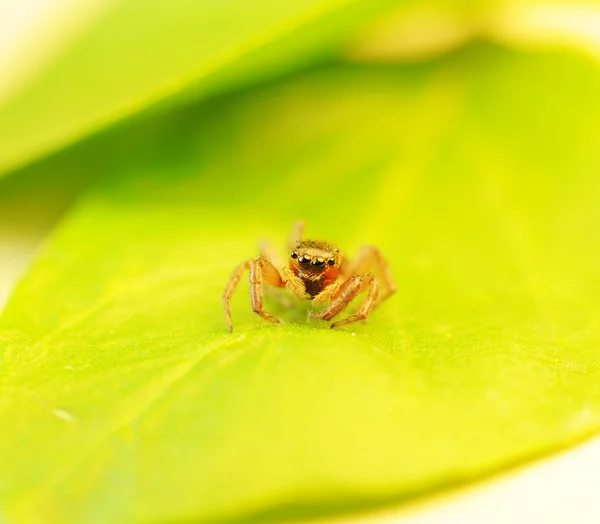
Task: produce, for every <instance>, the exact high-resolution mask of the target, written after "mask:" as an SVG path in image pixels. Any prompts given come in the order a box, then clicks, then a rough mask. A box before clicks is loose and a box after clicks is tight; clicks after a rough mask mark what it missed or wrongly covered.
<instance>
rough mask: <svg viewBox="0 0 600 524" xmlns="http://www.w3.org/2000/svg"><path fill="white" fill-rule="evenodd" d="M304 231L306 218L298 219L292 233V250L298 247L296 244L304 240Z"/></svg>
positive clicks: (290, 246)
mask: <svg viewBox="0 0 600 524" xmlns="http://www.w3.org/2000/svg"><path fill="white" fill-rule="evenodd" d="M303 233H304V220H296V222H294V226H293V227H292V234H291V235H290V242H289V248H290V251H291V250H292V249H294V248H295V247H296V244H297V243H298V242H300V240H302V235H303Z"/></svg>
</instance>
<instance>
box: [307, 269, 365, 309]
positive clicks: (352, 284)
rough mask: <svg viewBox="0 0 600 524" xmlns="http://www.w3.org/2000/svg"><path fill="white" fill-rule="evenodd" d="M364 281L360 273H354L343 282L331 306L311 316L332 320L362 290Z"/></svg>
mask: <svg viewBox="0 0 600 524" xmlns="http://www.w3.org/2000/svg"><path fill="white" fill-rule="evenodd" d="M364 282H365V281H364V279H363V278H362V277H360V276H359V275H352V276H351V277H350V278H349V279H348V280H346V281H345V282H344V283H343V284H342V287H341V289H340V292H339V294H338V296H337V298H336V299H335V300H334V301H333V302H332V303H331V304H329V306H327V307H326V308H325V309H324V310H323V311H321V312H320V313H311V314H310V316H311V317H312V318H318V319H321V320H331V319H332V318H333V317H335V316H336V315H337V314H338V313H340V312H341V311H342V310H343V309H345V308H346V306H347V305H348V304H350V302H352V300H353V299H354V297H355V296H356V295H358V293H359V292H360V290H361V288H362V287H363V284H364Z"/></svg>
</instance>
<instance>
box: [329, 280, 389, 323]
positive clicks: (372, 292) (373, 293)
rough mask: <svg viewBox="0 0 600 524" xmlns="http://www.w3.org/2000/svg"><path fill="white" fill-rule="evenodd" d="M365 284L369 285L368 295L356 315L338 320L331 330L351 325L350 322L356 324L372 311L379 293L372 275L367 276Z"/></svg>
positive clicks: (377, 285)
mask: <svg viewBox="0 0 600 524" xmlns="http://www.w3.org/2000/svg"><path fill="white" fill-rule="evenodd" d="M365 283H366V284H367V285H369V293H368V295H367V298H366V299H365V301H364V302H363V303H362V305H361V306H360V309H359V310H358V313H356V314H355V315H351V316H349V317H348V318H344V319H342V320H339V321H338V322H334V323H333V324H331V327H332V328H335V327H338V326H343V325H344V324H351V323H352V322H357V321H359V320H365V319H366V318H367V317H368V316H369V314H370V313H371V311H373V308H374V307H375V301H376V300H377V295H378V293H379V283H378V281H377V279H376V278H375V277H374V276H373V275H369V276H367V279H366V280H365Z"/></svg>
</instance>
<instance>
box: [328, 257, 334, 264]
mask: <svg viewBox="0 0 600 524" xmlns="http://www.w3.org/2000/svg"><path fill="white" fill-rule="evenodd" d="M327 263H328V264H329V265H330V266H333V265H335V259H333V258H330V259H329V260H328V261H327Z"/></svg>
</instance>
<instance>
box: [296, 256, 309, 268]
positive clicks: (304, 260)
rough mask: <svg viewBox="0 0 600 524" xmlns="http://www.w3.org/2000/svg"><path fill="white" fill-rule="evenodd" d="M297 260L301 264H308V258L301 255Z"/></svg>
mask: <svg viewBox="0 0 600 524" xmlns="http://www.w3.org/2000/svg"><path fill="white" fill-rule="evenodd" d="M298 262H300V265H301V266H308V264H310V258H308V257H307V256H304V255H303V256H301V257H300V258H299V259H298Z"/></svg>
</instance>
